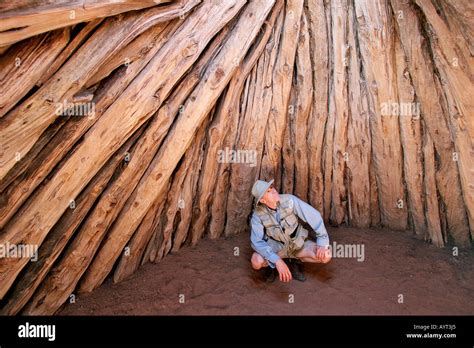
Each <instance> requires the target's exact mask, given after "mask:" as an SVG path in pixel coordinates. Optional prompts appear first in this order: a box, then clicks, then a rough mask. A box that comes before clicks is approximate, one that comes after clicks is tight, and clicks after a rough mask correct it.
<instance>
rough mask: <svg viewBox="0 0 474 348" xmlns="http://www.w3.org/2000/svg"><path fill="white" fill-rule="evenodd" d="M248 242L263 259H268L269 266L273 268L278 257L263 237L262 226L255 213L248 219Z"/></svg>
mask: <svg viewBox="0 0 474 348" xmlns="http://www.w3.org/2000/svg"><path fill="white" fill-rule="evenodd" d="M250 228H251V232H250V242H251V245H252V249H253V250H255V251H256V252H257V253H258V254H260V255H261V256H262V257H263V258H264V259H265V260H267V261H268V263H269V264H270V267H272V268H275V263H276V262H277V261H278V260H279V259H280V257H279V256H278V255H277V254H276V253H275V252H274V251H273V250H272V248H271V247H270V245H268V243H267V242H266V241H265V240H264V239H263V236H264V231H263V229H264V227H263V224H262V222H261V220H260V218H259V217H258V215H257V214H255V213H254V214H253V215H252V219H251V221H250Z"/></svg>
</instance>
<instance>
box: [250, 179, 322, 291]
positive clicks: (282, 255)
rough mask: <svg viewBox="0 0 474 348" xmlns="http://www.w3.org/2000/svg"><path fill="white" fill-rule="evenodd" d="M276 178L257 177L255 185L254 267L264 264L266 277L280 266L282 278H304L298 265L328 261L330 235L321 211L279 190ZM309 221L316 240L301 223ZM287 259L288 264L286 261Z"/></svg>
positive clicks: (253, 216) (270, 279)
mask: <svg viewBox="0 0 474 348" xmlns="http://www.w3.org/2000/svg"><path fill="white" fill-rule="evenodd" d="M272 184H273V180H271V181H270V182H265V181H263V180H257V181H256V182H255V184H254V185H253V187H252V195H253V196H254V197H255V199H256V204H255V209H254V212H253V214H252V219H251V235H250V241H251V245H252V248H253V249H254V250H255V252H254V253H253V255H252V260H251V262H252V267H253V269H255V270H260V269H262V268H263V267H268V266H269V267H268V268H265V271H266V272H265V273H266V280H267V281H269V282H273V281H274V280H275V277H276V274H275V273H276V272H275V267H276V269H277V270H278V273H279V278H280V281H282V282H289V281H290V280H291V279H292V278H295V279H296V280H299V281H305V279H306V278H305V276H304V274H303V273H302V271H301V270H300V268H299V264H300V263H301V262H314V263H328V262H329V261H330V260H331V252H330V249H329V236H328V233H327V231H326V228H325V227H324V222H323V219H322V217H321V214H320V213H319V212H318V211H317V210H316V209H314V208H313V207H312V206H310V205H309V204H307V203H305V202H303V201H302V200H301V199H299V198H298V197H296V196H293V195H289V194H282V195H280V194H278V192H277V191H276V190H275V188H274V187H273V185H272ZM298 218H299V219H301V220H302V221H304V222H306V223H308V224H309V226H311V228H312V229H313V230H314V231H315V232H316V243H315V242H313V241H310V240H308V239H307V238H308V231H307V230H305V229H304V228H303V226H302V225H301V224H300V222H299V220H298ZM283 259H288V264H289V266H290V267H288V265H287V264H286V263H285V261H283Z"/></svg>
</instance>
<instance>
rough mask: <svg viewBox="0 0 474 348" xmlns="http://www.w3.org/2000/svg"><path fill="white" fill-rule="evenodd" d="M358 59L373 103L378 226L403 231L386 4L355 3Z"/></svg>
mask: <svg viewBox="0 0 474 348" xmlns="http://www.w3.org/2000/svg"><path fill="white" fill-rule="evenodd" d="M355 8H356V15H357V23H358V25H359V42H360V47H361V55H362V59H363V62H364V69H365V71H366V78H367V81H368V90H369V93H370V95H371V98H372V100H373V104H372V105H373V107H374V111H375V113H374V116H375V117H373V118H371V120H370V128H371V135H372V150H373V161H374V165H375V175H376V179H377V188H378V191H379V195H380V211H381V219H382V224H383V225H384V226H388V227H390V228H392V229H396V230H404V229H406V227H407V202H406V198H405V193H404V188H403V169H402V164H403V160H402V147H401V143H400V131H399V119H398V116H397V115H394V114H393V113H392V112H391V109H390V107H391V105H392V103H397V101H398V95H397V89H396V83H395V81H396V76H394V71H393V70H392V69H391V68H390V67H392V66H394V65H395V61H394V59H393V54H394V46H393V41H394V40H393V35H394V27H393V23H392V19H391V17H390V16H389V15H388V13H390V12H389V11H390V8H389V7H388V5H387V3H385V2H383V1H380V2H377V3H373V2H371V1H361V2H357V3H355Z"/></svg>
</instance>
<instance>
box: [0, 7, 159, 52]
mask: <svg viewBox="0 0 474 348" xmlns="http://www.w3.org/2000/svg"><path fill="white" fill-rule="evenodd" d="M165 2H168V1H166V0H164V1H162V0H158V1H147V0H144V1H130V2H127V1H124V2H114V1H112V2H111V1H106V0H99V1H93V0H85V1H83V0H74V1H69V2H66V3H65V2H57V3H56V4H54V3H53V4H52V3H51V2H50V1H41V2H34V3H30V4H26V5H24V6H20V4H17V5H16V6H15V7H12V8H3V9H2V11H1V12H0V46H4V45H11V44H12V43H15V42H17V41H20V40H23V39H26V38H28V37H31V36H34V35H38V34H41V33H44V32H46V31H51V30H54V29H58V28H62V27H66V26H71V25H74V24H76V23H81V22H88V21H90V20H93V19H95V18H101V17H108V16H114V15H117V14H119V13H123V12H127V11H133V10H139V9H143V8H147V7H151V6H154V5H156V4H157V3H165Z"/></svg>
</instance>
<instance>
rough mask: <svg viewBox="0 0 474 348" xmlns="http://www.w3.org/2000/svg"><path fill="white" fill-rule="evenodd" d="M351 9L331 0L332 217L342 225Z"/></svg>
mask: <svg viewBox="0 0 474 348" xmlns="http://www.w3.org/2000/svg"><path fill="white" fill-rule="evenodd" d="M348 11H349V6H348V2H347V0H334V1H331V16H332V39H333V45H332V55H333V59H334V62H333V64H334V65H333V83H334V112H335V120H334V142H333V150H332V151H333V153H332V156H333V160H332V168H328V169H329V170H332V186H331V201H332V203H331V215H330V220H331V221H332V222H333V223H334V224H336V225H340V224H341V223H342V222H343V221H345V219H347V192H346V187H345V185H344V177H345V174H344V173H345V170H346V162H347V160H348V157H347V155H348V154H347V152H346V146H347V122H348V117H349V104H348V95H347V93H348V75H347V66H348V65H349V53H350V51H349V49H350V48H349V46H348V43H347V31H348V27H347V26H348V19H347V14H348Z"/></svg>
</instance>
